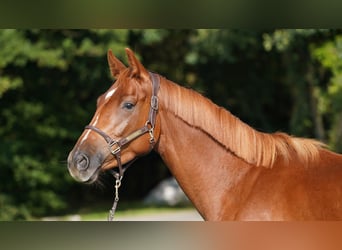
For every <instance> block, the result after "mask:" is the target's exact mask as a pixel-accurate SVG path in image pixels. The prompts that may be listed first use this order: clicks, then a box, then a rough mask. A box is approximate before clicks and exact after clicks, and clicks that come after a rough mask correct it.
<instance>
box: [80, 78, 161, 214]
mask: <svg viewBox="0 0 342 250" xmlns="http://www.w3.org/2000/svg"><path fill="white" fill-rule="evenodd" d="M149 75H150V77H151V80H152V96H151V103H150V111H149V115H148V119H147V121H146V122H145V125H144V126H143V127H142V128H140V129H138V130H136V131H134V132H132V133H131V134H129V135H127V136H126V137H123V138H121V139H117V140H115V139H113V138H112V137H110V136H109V135H108V134H107V133H105V132H104V131H102V130H101V129H99V128H97V127H95V126H92V125H87V126H85V129H90V130H93V131H94V132H96V133H98V134H99V135H101V136H102V137H103V139H105V141H106V142H107V144H108V149H109V151H110V152H111V154H112V155H113V156H114V157H115V158H116V161H117V163H118V168H119V172H116V171H114V170H113V171H114V173H113V175H114V177H115V179H116V181H115V199H114V204H113V207H112V209H111V210H110V216H109V217H108V220H113V218H114V213H115V209H116V206H117V202H118V201H119V196H118V189H119V187H120V185H121V180H122V178H123V175H124V172H125V171H126V169H127V168H128V166H129V165H130V164H128V165H126V166H123V165H122V162H121V150H122V147H124V146H126V145H127V144H129V143H131V142H132V141H134V140H135V139H137V138H138V137H140V136H142V135H144V134H146V133H149V135H150V140H149V142H150V145H151V150H152V149H153V147H154V144H155V138H154V134H153V132H154V128H155V124H156V116H157V112H158V105H159V103H158V97H157V94H158V90H159V87H160V78H159V75H157V74H155V73H152V72H149Z"/></svg>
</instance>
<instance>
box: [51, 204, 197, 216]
mask: <svg viewBox="0 0 342 250" xmlns="http://www.w3.org/2000/svg"><path fill="white" fill-rule="evenodd" d="M111 206H112V204H111V203H107V202H106V203H101V204H96V205H93V206H87V207H84V208H82V209H80V210H78V211H74V212H73V214H77V215H79V216H80V217H81V220H82V221H92V220H94V221H95V220H106V219H107V217H108V213H109V210H110V209H111ZM190 209H193V207H192V206H190V205H189V206H176V207H171V206H148V205H145V204H143V203H141V202H127V201H119V204H118V207H117V210H116V212H115V217H117V216H118V217H119V216H120V217H124V216H137V215H148V214H158V213H167V212H175V211H184V210H190ZM70 216H71V215H63V216H58V217H53V220H61V221H66V220H70Z"/></svg>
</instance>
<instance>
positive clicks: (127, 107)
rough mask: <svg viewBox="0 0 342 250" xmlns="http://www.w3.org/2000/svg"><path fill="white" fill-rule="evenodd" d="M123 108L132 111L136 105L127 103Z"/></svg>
mask: <svg viewBox="0 0 342 250" xmlns="http://www.w3.org/2000/svg"><path fill="white" fill-rule="evenodd" d="M123 107H124V108H125V109H128V110H132V109H133V108H134V104H133V103H130V102H125V103H124V104H123Z"/></svg>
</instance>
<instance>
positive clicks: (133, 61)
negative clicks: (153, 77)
mask: <svg viewBox="0 0 342 250" xmlns="http://www.w3.org/2000/svg"><path fill="white" fill-rule="evenodd" d="M126 54H127V57H128V62H129V65H130V66H131V68H132V76H133V77H138V78H145V79H148V78H149V75H148V71H147V70H146V69H145V67H144V66H143V65H142V64H141V62H140V61H139V60H138V59H137V58H136V57H135V55H134V53H133V51H132V50H130V49H129V48H126Z"/></svg>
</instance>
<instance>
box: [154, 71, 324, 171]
mask: <svg viewBox="0 0 342 250" xmlns="http://www.w3.org/2000/svg"><path fill="white" fill-rule="evenodd" d="M162 79H164V80H162V81H164V82H166V83H167V84H164V85H163V88H166V89H165V90H164V91H165V94H164V95H163V100H164V99H166V100H165V102H166V105H167V107H168V110H169V111H171V112H172V113H173V114H174V115H175V116H177V117H178V118H180V119H181V120H183V121H184V122H186V123H187V124H189V125H190V126H193V127H195V128H197V129H200V130H202V131H203V132H204V133H206V134H208V135H209V136H210V137H212V138H213V139H214V140H215V141H216V142H218V143H219V144H220V145H221V146H223V147H225V148H226V149H227V150H229V151H230V152H232V153H233V154H234V155H235V156H237V157H239V158H241V159H242V160H244V161H245V162H247V163H249V164H252V165H254V166H263V167H266V168H272V167H273V166H274V165H275V162H276V161H278V160H283V162H284V163H285V164H289V163H290V161H291V160H294V159H297V160H298V161H300V162H301V163H302V164H303V165H304V166H308V165H309V164H310V163H312V162H315V161H316V160H318V158H319V149H320V148H321V147H323V146H324V144H323V143H321V142H319V141H316V140H313V139H306V138H298V137H293V136H290V135H288V134H285V133H281V132H276V133H263V132H259V131H257V130H255V129H253V128H252V127H250V126H249V125H247V124H246V123H244V122H242V121H241V120H240V119H239V118H237V117H236V116H234V115H232V114H231V113H230V112H229V111H228V110H226V109H224V108H222V107H219V106H217V105H216V104H214V103H213V102H212V101H210V100H209V99H207V98H205V97H203V96H202V95H200V94H199V93H197V92H195V91H193V90H190V89H186V88H184V87H181V86H179V85H177V84H174V83H173V82H171V81H168V80H167V79H165V78H162ZM161 91H162V90H161ZM164 91H163V92H164Z"/></svg>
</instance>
